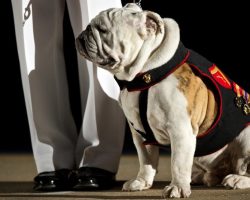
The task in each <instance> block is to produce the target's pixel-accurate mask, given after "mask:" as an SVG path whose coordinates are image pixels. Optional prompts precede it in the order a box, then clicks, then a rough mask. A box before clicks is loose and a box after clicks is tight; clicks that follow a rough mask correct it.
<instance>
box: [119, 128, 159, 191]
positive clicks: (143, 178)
mask: <svg viewBox="0 0 250 200" xmlns="http://www.w3.org/2000/svg"><path fill="white" fill-rule="evenodd" d="M130 130H131V132H132V135H133V141H134V144H135V147H136V150H137V153H138V158H139V164H140V168H139V172H138V174H137V177H136V178H134V179H131V180H129V181H127V182H125V183H124V185H123V188H122V189H123V190H125V191H137V190H145V189H149V188H150V187H151V186H152V184H153V181H154V177H155V174H156V172H157V167H158V160H159V147H157V146H153V145H146V146H145V145H144V144H143V141H144V140H143V138H142V136H141V135H139V134H138V133H137V132H136V131H135V130H134V129H133V127H130Z"/></svg>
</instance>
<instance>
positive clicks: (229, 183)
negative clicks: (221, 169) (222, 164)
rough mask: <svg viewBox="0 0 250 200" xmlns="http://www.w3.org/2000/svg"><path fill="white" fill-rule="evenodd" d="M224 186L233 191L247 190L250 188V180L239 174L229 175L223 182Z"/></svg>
mask: <svg viewBox="0 0 250 200" xmlns="http://www.w3.org/2000/svg"><path fill="white" fill-rule="evenodd" d="M222 185H224V186H226V187H230V188H232V189H246V188H249V187H250V178H249V177H247V176H241V175H237V174H229V175H227V176H226V177H225V178H224V180H223V181H222Z"/></svg>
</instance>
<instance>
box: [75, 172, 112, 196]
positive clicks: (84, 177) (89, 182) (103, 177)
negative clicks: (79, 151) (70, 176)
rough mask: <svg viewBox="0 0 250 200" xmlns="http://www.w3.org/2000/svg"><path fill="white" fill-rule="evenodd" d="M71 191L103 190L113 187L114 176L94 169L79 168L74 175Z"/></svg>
mask: <svg viewBox="0 0 250 200" xmlns="http://www.w3.org/2000/svg"><path fill="white" fill-rule="evenodd" d="M74 176H75V177H74V180H75V185H74V186H73V190H78V191H88V190H105V189H110V188H112V187H113V186H114V185H115V174H114V173H112V172H109V171H106V170H104V169H100V168H95V167H81V168H79V169H78V170H77V171H76V173H75V174H74Z"/></svg>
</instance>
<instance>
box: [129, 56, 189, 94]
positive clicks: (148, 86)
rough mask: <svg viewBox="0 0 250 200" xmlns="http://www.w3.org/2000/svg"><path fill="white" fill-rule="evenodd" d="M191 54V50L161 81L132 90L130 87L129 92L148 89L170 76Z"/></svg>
mask: <svg viewBox="0 0 250 200" xmlns="http://www.w3.org/2000/svg"><path fill="white" fill-rule="evenodd" d="M189 56H190V51H188V52H187V55H186V56H185V58H184V59H183V60H182V61H181V62H180V64H179V65H177V66H176V67H174V68H173V69H172V70H171V71H170V72H169V73H167V74H166V75H165V76H163V77H162V78H161V79H159V81H157V82H156V83H153V84H149V85H147V86H146V87H144V88H135V89H132V90H129V89H128V91H129V92H135V91H141V90H146V89H148V88H150V87H152V86H153V85H156V84H157V83H159V82H161V81H162V80H163V79H165V78H166V77H168V76H169V75H170V74H172V73H173V72H174V71H175V70H176V69H178V68H179V67H180V66H181V65H183V64H184V63H185V62H186V61H187V59H188V57H189ZM146 73H147V72H144V73H140V74H138V75H137V76H142V75H144V74H146Z"/></svg>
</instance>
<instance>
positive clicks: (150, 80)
mask: <svg viewBox="0 0 250 200" xmlns="http://www.w3.org/2000/svg"><path fill="white" fill-rule="evenodd" d="M188 57H189V50H188V49H187V48H185V47H184V45H183V44H182V43H181V42H180V43H179V45H178V48H177V50H176V52H175V54H174V56H173V57H172V58H171V59H170V60H169V61H168V62H167V63H166V64H164V65H162V66H160V67H157V68H155V69H152V70H149V71H147V72H144V73H141V74H138V75H137V76H136V77H135V78H134V79H133V80H132V81H124V80H118V79H116V81H117V83H118V85H119V87H120V89H121V90H122V89H124V88H127V90H128V91H129V92H132V91H141V90H146V89H148V88H150V87H151V86H153V85H155V84H157V83H159V82H160V81H162V80H163V79H164V78H166V77H167V76H168V75H170V74H171V73H172V72H173V71H174V70H175V69H177V68H178V67H179V66H181V65H182V64H183V63H185V62H186V60H187V59H188Z"/></svg>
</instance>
